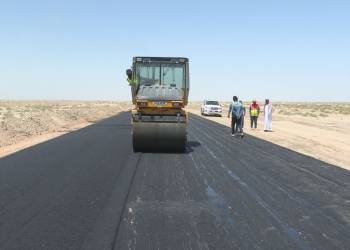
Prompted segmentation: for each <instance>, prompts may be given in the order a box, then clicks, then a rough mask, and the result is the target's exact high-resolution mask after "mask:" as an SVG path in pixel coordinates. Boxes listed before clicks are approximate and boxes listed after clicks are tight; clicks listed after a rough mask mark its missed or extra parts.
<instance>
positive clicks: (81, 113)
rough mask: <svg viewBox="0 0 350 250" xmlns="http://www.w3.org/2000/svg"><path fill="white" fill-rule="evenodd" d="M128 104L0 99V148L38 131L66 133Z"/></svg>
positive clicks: (115, 112) (39, 132) (38, 133)
mask: <svg viewBox="0 0 350 250" xmlns="http://www.w3.org/2000/svg"><path fill="white" fill-rule="evenodd" d="M129 107H130V104H129V103H121V102H119V103H118V102H78V101H0V132H1V133H0V134H1V136H0V147H4V146H7V145H11V144H15V143H17V142H19V141H23V140H26V139H28V138H31V137H33V136H37V135H41V134H47V133H52V132H67V131H69V130H70V129H71V128H72V127H74V126H79V125H82V126H83V125H87V124H90V123H93V122H95V121H97V120H100V119H102V118H105V117H108V116H112V115H115V114H117V113H118V112H120V111H122V110H126V109H128V108H129Z"/></svg>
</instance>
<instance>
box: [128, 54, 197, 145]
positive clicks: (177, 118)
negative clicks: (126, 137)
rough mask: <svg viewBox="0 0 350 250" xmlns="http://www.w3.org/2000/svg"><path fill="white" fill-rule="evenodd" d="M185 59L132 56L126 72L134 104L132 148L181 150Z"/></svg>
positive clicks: (185, 95)
mask: <svg viewBox="0 0 350 250" xmlns="http://www.w3.org/2000/svg"><path fill="white" fill-rule="evenodd" d="M188 62H189V61H188V58H184V57H141V56H137V57H133V62H132V67H131V68H130V69H127V70H126V75H127V81H128V82H129V85H130V86H131V95H132V102H133V105H134V107H133V109H132V111H131V122H132V142H133V150H134V152H160V151H163V152H164V151H165V152H185V150H186V144H187V132H186V131H187V122H188V117H187V113H186V111H185V110H184V107H185V106H186V105H187V102H188V93H189V89H190V81H189V65H188Z"/></svg>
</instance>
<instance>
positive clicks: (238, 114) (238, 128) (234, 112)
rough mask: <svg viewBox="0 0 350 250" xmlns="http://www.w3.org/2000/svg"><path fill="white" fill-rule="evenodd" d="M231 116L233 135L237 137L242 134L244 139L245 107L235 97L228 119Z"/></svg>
mask: <svg viewBox="0 0 350 250" xmlns="http://www.w3.org/2000/svg"><path fill="white" fill-rule="evenodd" d="M230 115H231V135H232V136H235V135H236V134H238V133H240V135H241V137H242V138H243V136H244V134H243V129H242V117H243V106H242V104H241V103H240V102H238V98H237V96H234V97H233V102H232V103H231V105H230V108H229V111H228V117H230Z"/></svg>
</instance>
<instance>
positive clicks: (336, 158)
mask: <svg viewBox="0 0 350 250" xmlns="http://www.w3.org/2000/svg"><path fill="white" fill-rule="evenodd" d="M222 104H223V106H224V111H223V112H224V116H223V117H206V118H207V119H210V120H213V121H216V122H219V123H221V124H224V125H226V126H230V119H228V118H227V110H228V105H229V103H222ZM246 106H248V105H246ZM274 107H275V112H274V114H273V130H274V132H271V133H265V132H263V119H262V115H261V116H260V117H259V123H258V129H257V130H251V129H250V127H249V117H248V115H247V116H246V119H245V132H246V133H248V134H250V135H253V136H256V137H258V138H261V139H264V140H268V141H271V142H273V143H276V144H278V145H281V146H284V147H286V148H289V149H292V150H295V151H297V152H300V153H303V154H306V155H309V156H312V157H315V158H317V159H320V160H323V161H325V162H328V163H331V164H334V165H337V166H340V167H343V168H346V169H349V170H350V132H349V129H348V128H349V127H350V103H275V104H274ZM130 108H131V103H129V102H104V101H101V102H93V101H91V102H81V101H0V157H2V156H5V155H8V154H10V153H13V152H16V151H18V150H21V149H23V148H26V147H29V146H32V145H35V144H37V143H40V142H43V141H45V140H48V139H51V138H54V137H56V136H59V135H62V134H64V133H68V132H70V131H74V130H76V129H79V128H82V127H85V126H88V125H90V124H93V123H95V122H96V121H99V120H101V119H103V118H106V117H109V116H112V115H116V114H118V113H119V112H121V111H126V110H129V109H130ZM187 110H188V111H190V112H192V113H194V114H197V115H200V103H199V102H192V103H190V105H189V106H188V108H187ZM228 136H229V135H228Z"/></svg>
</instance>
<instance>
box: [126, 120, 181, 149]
mask: <svg viewBox="0 0 350 250" xmlns="http://www.w3.org/2000/svg"><path fill="white" fill-rule="evenodd" d="M132 139H133V149H134V151H135V152H184V151H185V149H186V143H187V136H186V123H183V122H182V123H179V122H176V123H175V122H174V123H172V122H168V123H159V122H133V124H132Z"/></svg>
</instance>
